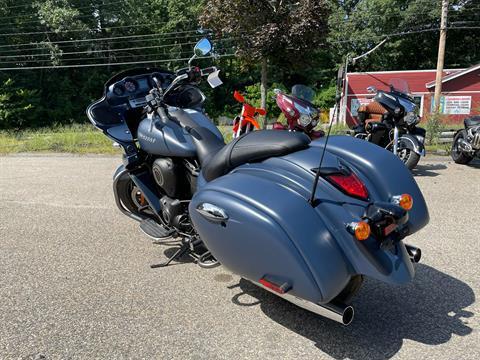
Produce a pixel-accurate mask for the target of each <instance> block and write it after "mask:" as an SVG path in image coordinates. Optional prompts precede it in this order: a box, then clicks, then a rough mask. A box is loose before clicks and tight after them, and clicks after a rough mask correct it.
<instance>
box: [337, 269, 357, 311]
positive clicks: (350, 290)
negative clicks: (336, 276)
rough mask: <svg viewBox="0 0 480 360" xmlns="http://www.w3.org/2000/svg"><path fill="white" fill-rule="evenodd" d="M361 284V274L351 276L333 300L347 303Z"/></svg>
mask: <svg viewBox="0 0 480 360" xmlns="http://www.w3.org/2000/svg"><path fill="white" fill-rule="evenodd" d="M362 284H363V276H362V275H355V276H352V278H351V279H350V281H349V282H348V284H347V286H345V288H344V289H343V290H342V292H341V293H340V294H338V295H337V297H336V298H335V299H334V301H338V302H341V303H343V304H346V305H348V304H349V303H350V302H351V301H352V299H353V297H354V296H355V295H356V294H357V293H358V291H359V290H360V288H361V287H362Z"/></svg>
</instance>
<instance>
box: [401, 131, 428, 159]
mask: <svg viewBox="0 0 480 360" xmlns="http://www.w3.org/2000/svg"><path fill="white" fill-rule="evenodd" d="M398 145H399V147H403V148H407V149H410V150H412V151H414V152H416V153H417V154H418V155H421V156H425V146H424V145H423V142H421V141H420V140H419V139H418V138H417V137H416V136H414V135H411V134H405V135H402V136H401V137H400V138H399V139H398Z"/></svg>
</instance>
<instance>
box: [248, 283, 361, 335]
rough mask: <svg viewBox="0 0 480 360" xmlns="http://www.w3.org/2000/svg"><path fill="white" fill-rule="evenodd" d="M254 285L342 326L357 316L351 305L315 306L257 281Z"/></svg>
mask: <svg viewBox="0 0 480 360" xmlns="http://www.w3.org/2000/svg"><path fill="white" fill-rule="evenodd" d="M250 282H252V283H253V284H255V285H257V286H259V287H261V288H262V289H265V290H267V291H269V292H271V293H272V294H275V295H277V296H279V297H281V298H282V299H285V300H287V301H289V302H291V303H292V304H295V305H297V306H298V307H301V308H302V309H305V310H308V311H311V312H313V313H315V314H317V315H320V316H323V317H326V318H328V319H330V320H334V321H336V322H339V323H340V324H343V325H345V326H346V325H350V323H351V322H352V321H353V317H354V315H355V310H354V308H353V306H351V305H345V304H342V303H338V302H336V303H333V302H331V303H327V304H315V303H313V302H311V301H307V300H304V299H301V298H299V297H296V296H294V295H291V294H289V293H284V294H281V293H278V292H276V291H273V290H272V289H269V288H267V287H265V286H263V285H262V284H260V283H258V282H256V281H251V280H250Z"/></svg>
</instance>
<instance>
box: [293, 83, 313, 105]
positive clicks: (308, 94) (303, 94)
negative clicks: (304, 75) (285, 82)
mask: <svg viewBox="0 0 480 360" xmlns="http://www.w3.org/2000/svg"><path fill="white" fill-rule="evenodd" d="M292 95H293V96H295V97H296V98H299V99H302V100H306V101H308V102H313V98H314V96H315V91H313V90H312V89H311V88H309V87H308V86H305V85H295V86H293V87H292Z"/></svg>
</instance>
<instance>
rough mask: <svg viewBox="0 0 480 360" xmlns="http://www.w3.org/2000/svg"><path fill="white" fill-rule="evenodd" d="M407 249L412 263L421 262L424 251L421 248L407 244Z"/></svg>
mask: <svg viewBox="0 0 480 360" xmlns="http://www.w3.org/2000/svg"><path fill="white" fill-rule="evenodd" d="M405 247H406V249H407V253H408V256H409V257H410V261H411V262H412V263H418V262H420V259H421V258H422V250H420V248H417V247H415V246H412V245H407V244H405Z"/></svg>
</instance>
